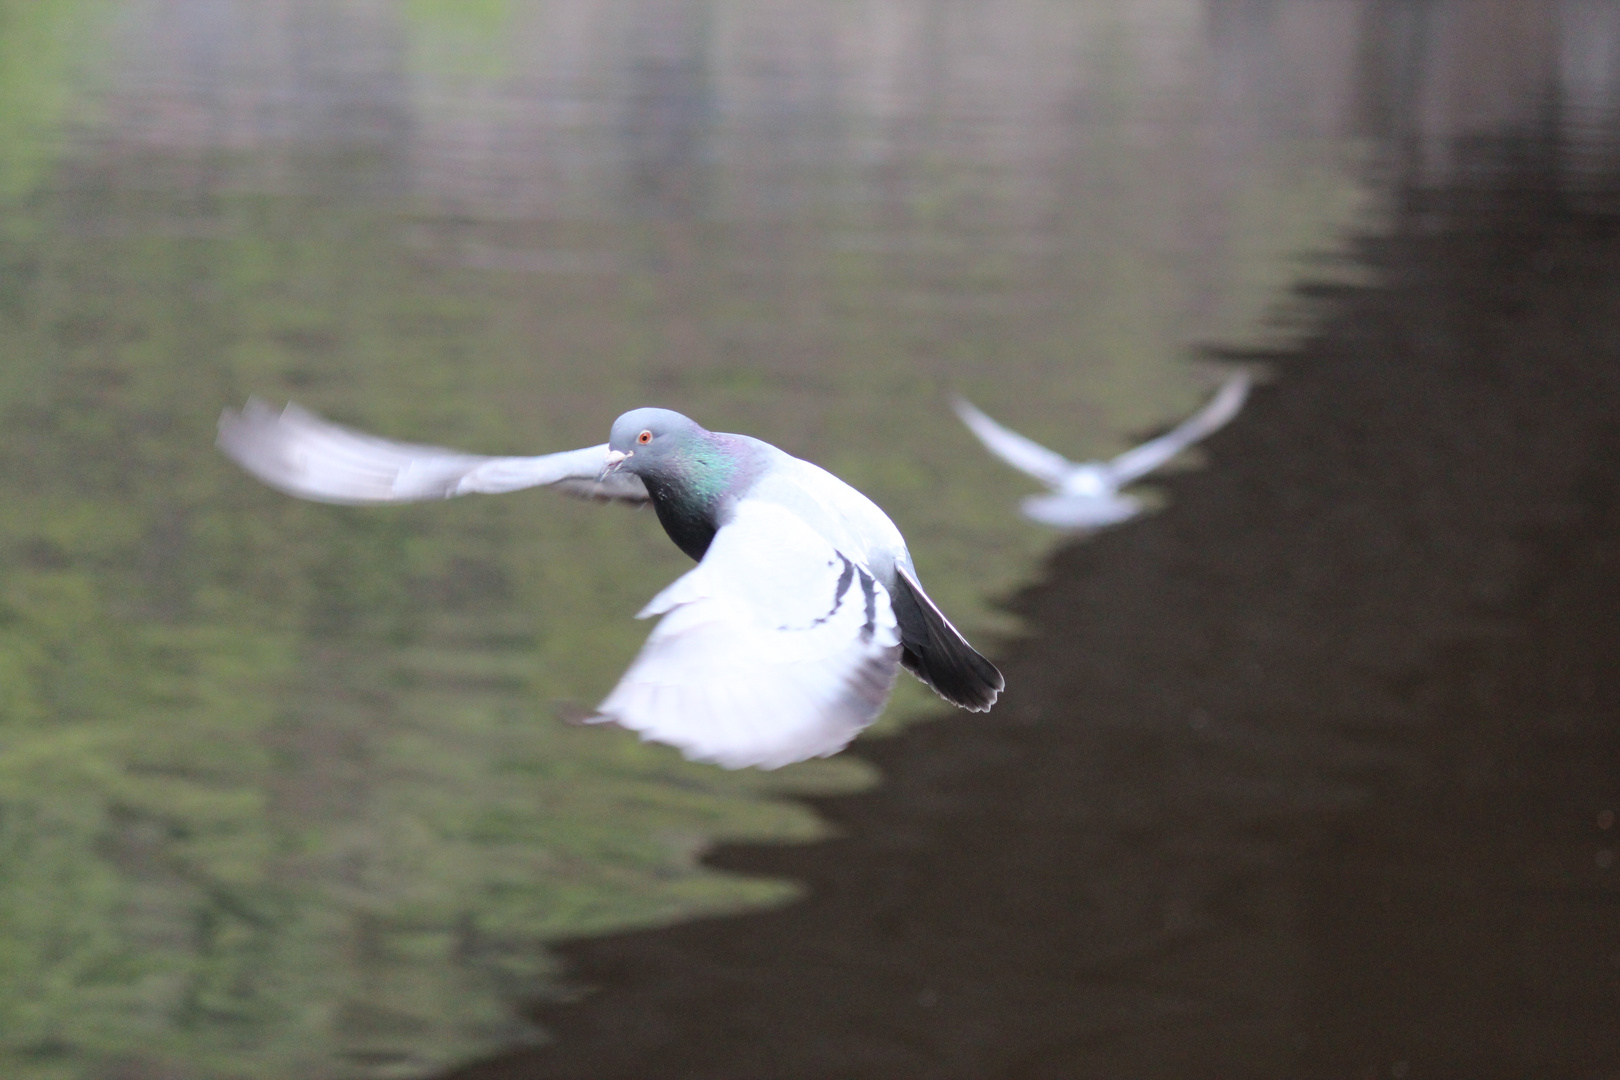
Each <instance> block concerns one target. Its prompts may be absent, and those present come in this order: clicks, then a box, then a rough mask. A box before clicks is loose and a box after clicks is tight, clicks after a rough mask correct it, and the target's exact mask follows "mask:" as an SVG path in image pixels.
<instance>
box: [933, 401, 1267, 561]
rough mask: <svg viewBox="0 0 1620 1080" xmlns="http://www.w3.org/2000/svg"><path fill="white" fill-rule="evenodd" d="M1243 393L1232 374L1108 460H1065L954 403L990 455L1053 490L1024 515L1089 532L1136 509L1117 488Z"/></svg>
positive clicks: (1216, 425) (1232, 409)
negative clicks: (1182, 415) (1151, 435)
mask: <svg viewBox="0 0 1620 1080" xmlns="http://www.w3.org/2000/svg"><path fill="white" fill-rule="evenodd" d="M1248 396H1249V376H1248V375H1247V374H1244V373H1241V372H1240V373H1238V374H1236V375H1233V376H1232V377H1231V378H1229V379H1227V380H1226V383H1225V384H1224V385H1223V386H1222V387H1221V388H1220V390H1219V391H1218V392H1217V393H1216V394H1215V396H1214V397H1213V398H1211V399H1210V402H1209V404H1208V405H1205V406H1204V407H1203V408H1202V409H1200V410H1198V412H1196V413H1194V414H1193V415H1192V416H1190V417H1188V418H1187V419H1186V420H1184V421H1183V422H1182V423H1181V425H1180V426H1178V427H1177V428H1175V429H1174V430H1172V431H1169V432H1166V433H1165V434H1163V435H1160V436H1159V437H1158V438H1157V439H1153V440H1150V441H1148V442H1145V443H1143V444H1142V445H1141V446H1138V447H1136V448H1135V449H1134V450H1127V451H1125V452H1124V453H1123V454H1121V455H1119V456H1118V457H1116V458H1114V459H1113V460H1112V461H1082V462H1073V461H1070V460H1069V459H1068V458H1065V457H1063V456H1062V455H1061V454H1057V453H1054V452H1053V451H1051V450H1048V449H1047V448H1046V447H1044V446H1042V445H1040V444H1039V443H1036V442H1032V441H1030V440H1029V439H1026V438H1024V436H1022V435H1020V434H1018V433H1017V432H1016V431H1009V430H1008V429H1006V428H1004V427H1002V426H1001V425H1000V424H998V423H996V422H995V421H994V420H992V419H990V418H989V417H988V416H986V415H984V413H982V412H980V411H979V410H978V409H976V408H974V407H973V405H972V404H970V403H969V402H968V401H966V400H965V399H963V398H957V399H956V401H955V406H956V415H958V416H960V417H961V418H962V422H963V423H964V424H966V425H967V426H968V428H969V429H970V430H972V432H973V434H975V435H977V436H978V437H979V441H980V442H982V443H984V445H985V447H986V448H988V449H989V451H990V452H991V453H992V454H995V455H996V456H997V457H999V458H1000V459H1001V460H1003V461H1005V462H1006V463H1007V464H1009V465H1011V466H1012V467H1013V468H1015V469H1018V470H1020V471H1021V472H1026V473H1028V474H1029V475H1031V476H1033V477H1034V478H1035V479H1037V480H1039V481H1040V482H1041V483H1043V484H1045V485H1046V486H1047V487H1049V488H1051V489H1052V491H1051V494H1048V495H1031V496H1029V497H1028V498H1027V499H1025V500H1024V501H1023V504H1022V505H1023V508H1024V516H1025V517H1027V518H1029V519H1030V520H1032V521H1038V522H1040V523H1041V524H1043V525H1051V526H1054V527H1056V528H1059V529H1069V530H1073V531H1076V532H1089V531H1091V530H1094V529H1103V528H1107V527H1108V526H1110V525H1118V524H1119V523H1120V522H1122V521H1127V520H1129V519H1130V518H1133V517H1135V516H1136V515H1137V514H1139V513H1141V511H1142V501H1141V500H1140V499H1137V498H1135V497H1133V496H1131V495H1127V494H1124V493H1123V492H1121V491H1120V489H1121V488H1123V487H1125V486H1126V485H1127V484H1130V483H1133V482H1135V481H1137V480H1140V479H1141V478H1142V477H1144V476H1146V475H1147V474H1148V473H1150V472H1152V471H1153V470H1154V469H1157V468H1158V467H1159V466H1161V465H1163V464H1164V463H1165V462H1167V461H1169V460H1170V459H1171V458H1173V457H1175V456H1176V455H1177V454H1179V453H1181V452H1182V451H1183V450H1185V449H1186V448H1187V447H1189V446H1191V445H1192V444H1193V443H1195V442H1197V441H1198V440H1199V439H1202V438H1205V437H1206V436H1208V435H1211V434H1213V433H1214V432H1216V431H1218V430H1220V429H1221V428H1222V427H1223V426H1225V424H1226V423H1227V421H1229V420H1231V419H1232V417H1234V416H1236V415H1237V413H1238V410H1239V409H1241V408H1243V402H1244V400H1245V399H1246V398H1247V397H1248Z"/></svg>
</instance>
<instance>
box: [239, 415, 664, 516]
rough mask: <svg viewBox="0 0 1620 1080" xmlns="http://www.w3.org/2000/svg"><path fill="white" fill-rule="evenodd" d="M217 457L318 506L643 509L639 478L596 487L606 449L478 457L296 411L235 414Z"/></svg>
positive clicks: (619, 479)
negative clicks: (490, 504)
mask: <svg viewBox="0 0 1620 1080" xmlns="http://www.w3.org/2000/svg"><path fill="white" fill-rule="evenodd" d="M219 448H220V449H221V450H223V451H224V452H225V453H226V455H227V456H229V457H230V459H231V460H232V461H235V462H236V463H237V464H238V465H240V466H242V468H244V469H246V470H247V471H248V472H250V473H252V474H253V475H254V476H257V477H258V478H259V479H260V480H263V481H264V482H265V483H266V484H269V485H270V486H271V487H273V488H276V489H277V490H279V491H284V492H286V493H287V494H289V495H296V496H298V497H299V498H302V499H313V500H315V501H316V502H328V503H348V504H356V505H358V504H364V503H397V502H417V501H420V500H423V499H449V498H453V497H455V496H457V495H469V494H472V493H475V492H482V493H485V494H497V493H500V492H504V491H517V490H519V489H521V488H528V487H540V486H543V485H549V486H552V487H556V488H559V489H560V490H563V491H566V492H568V493H569V494H571V495H580V496H584V497H587V498H598V499H619V500H624V501H627V502H646V501H647V489H646V487H645V486H644V485H643V484H642V482H641V479H640V477H636V476H630V475H626V474H623V473H615V474H614V475H612V476H610V477H608V478H607V480H606V481H605V482H598V481H597V479H596V477H597V475H598V474H599V473H600V472H601V471H602V466H603V464H604V459H605V458H606V456H607V446H606V445H603V446H590V447H586V448H584V449H582V450H566V451H564V452H562V453H559V454H544V455H541V456H540V457H481V456H479V455H477V454H463V453H460V452H458V451H455V450H446V449H444V448H443V447H439V446H421V445H418V444H416V443H402V442H392V441H390V440H388V439H379V438H377V437H376V436H375V435H367V434H364V433H363V432H359V431H354V430H353V429H351V428H346V427H343V426H342V425H340V424H334V423H332V422H331V421H330V420H327V419H324V418H323V417H320V416H317V415H316V414H315V413H312V412H310V411H309V410H308V409H301V408H299V407H298V406H297V405H293V404H288V406H287V407H286V408H285V409H282V410H281V411H279V412H278V411H276V410H275V409H274V408H272V407H270V406H269V405H267V404H265V403H264V402H262V401H260V400H258V399H257V398H249V399H248V403H247V405H246V406H244V407H243V409H242V411H241V412H235V411H233V410H230V409H226V410H225V412H224V413H222V414H221V415H220V418H219Z"/></svg>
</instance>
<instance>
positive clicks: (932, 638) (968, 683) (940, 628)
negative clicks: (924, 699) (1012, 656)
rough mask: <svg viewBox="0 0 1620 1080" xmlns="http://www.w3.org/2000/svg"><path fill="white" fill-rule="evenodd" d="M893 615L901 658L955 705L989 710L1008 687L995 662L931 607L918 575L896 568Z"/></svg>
mask: <svg viewBox="0 0 1620 1080" xmlns="http://www.w3.org/2000/svg"><path fill="white" fill-rule="evenodd" d="M894 570H895V572H894V580H895V588H894V596H893V598H892V599H893V603H894V615H895V618H896V619H897V620H898V621H899V623H900V644H901V646H902V649H901V652H900V662H901V663H902V664H904V665H905V666H906V670H907V671H909V672H911V673H912V674H913V675H915V676H917V678H919V679H921V680H922V681H923V682H924V683H927V684H928V686H930V687H931V688H932V689H933V691H934V693H936V694H938V695H939V696H940V697H942V698H944V699H945V700H946V701H949V702H950V703H951V704H953V705H960V706H962V708H964V709H971V710H973V711H974V712H988V711H989V709H990V706H992V705H994V704H995V703H996V696H997V695H998V694H1000V693H1001V690H1002V688H1003V687H1004V686H1006V685H1007V684H1006V681H1005V680H1004V679H1002V677H1001V672H999V671H997V670H996V665H994V664H992V663H991V662H990V661H988V660H986V659H985V658H984V657H982V656H980V655H979V654H978V653H977V652H976V651H974V648H973V646H971V645H969V644H968V643H967V638H965V637H963V636H962V635H961V633H960V632H958V631H957V629H956V627H954V626H952V625H951V620H949V619H947V618H946V617H945V616H944V615H943V614H942V613H941V612H940V610H939V608H937V607H935V606H934V602H933V601H932V600H930V599H928V594H927V593H925V592H923V590H922V586H921V585H919V584H917V579H916V578H914V577H912V576H911V575H910V574H909V573H907V572H906V571H905V570H904V569H903V568H901V567H898V566H896V567H895V568H894Z"/></svg>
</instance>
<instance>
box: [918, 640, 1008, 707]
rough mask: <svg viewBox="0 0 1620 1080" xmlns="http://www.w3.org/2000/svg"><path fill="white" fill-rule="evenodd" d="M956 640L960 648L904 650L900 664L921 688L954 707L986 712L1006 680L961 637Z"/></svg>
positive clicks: (1002, 688) (1003, 687)
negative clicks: (926, 689)
mask: <svg viewBox="0 0 1620 1080" xmlns="http://www.w3.org/2000/svg"><path fill="white" fill-rule="evenodd" d="M958 641H959V642H960V645H961V648H960V649H945V650H937V649H926V650H925V652H923V653H918V652H914V651H912V649H911V648H909V647H907V648H906V649H905V650H904V651H903V652H902V653H901V655H900V662H901V663H902V664H903V665H905V668H906V670H907V671H909V672H911V673H912V674H913V675H915V676H917V678H918V680H920V681H921V682H922V684H923V685H924V686H926V687H928V688H929V689H930V690H932V691H933V692H934V693H936V694H938V695H939V696H940V697H941V698H942V699H944V700H945V701H948V702H950V703H951V704H952V705H955V706H956V707H957V708H961V709H966V710H967V711H968V712H989V711H990V708H991V706H993V705H995V703H996V699H997V698H999V697H1000V696H1001V692H1002V691H1003V690H1005V689H1006V688H1007V680H1006V679H1005V678H1003V677H1002V674H1001V671H1000V669H998V668H997V667H996V665H994V664H992V663H991V662H990V661H988V660H986V659H985V658H984V657H983V656H981V655H979V653H978V651H977V650H975V649H974V648H973V647H972V646H971V645H968V643H967V642H965V641H961V639H960V638H958Z"/></svg>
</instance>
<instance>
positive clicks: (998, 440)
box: [952, 398, 1075, 487]
mask: <svg viewBox="0 0 1620 1080" xmlns="http://www.w3.org/2000/svg"><path fill="white" fill-rule="evenodd" d="M952 405H953V406H954V407H955V408H956V415H957V416H960V417H961V418H962V423H964V424H966V425H967V426H968V430H970V431H972V432H973V434H975V435H977V436H978V437H979V441H980V442H982V443H984V445H985V448H986V449H987V450H989V451H990V452H991V453H992V454H994V455H996V456H997V457H998V458H1000V459H1001V460H1002V461H1005V462H1006V463H1007V464H1009V465H1011V466H1012V467H1013V468H1015V469H1018V470H1020V471H1021V472H1026V473H1028V474H1029V475H1031V476H1033V477H1034V478H1035V479H1037V480H1039V481H1040V482H1041V483H1043V484H1046V485H1048V486H1050V487H1057V486H1059V485H1060V484H1062V483H1063V478H1064V477H1065V476H1067V475H1068V474H1069V472H1070V471H1071V470H1073V469H1074V467H1075V466H1074V463H1073V462H1072V461H1070V460H1069V459H1068V458H1066V457H1064V456H1063V455H1062V454H1059V453H1055V452H1054V451H1051V450H1048V449H1047V448H1046V447H1044V446H1042V445H1041V444H1040V443H1038V442H1034V441H1033V440H1030V439H1026V438H1024V437H1023V436H1022V435H1020V434H1018V432H1016V431H1009V430H1008V429H1007V428H1004V427H1002V426H1001V425H1000V424H998V423H996V422H995V421H994V420H992V419H990V418H989V417H988V416H986V415H984V413H982V412H980V411H979V410H978V409H976V408H974V407H973V405H972V404H971V403H969V402H968V401H966V400H965V399H963V398H957V399H956V400H955V401H954V402H952Z"/></svg>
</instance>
